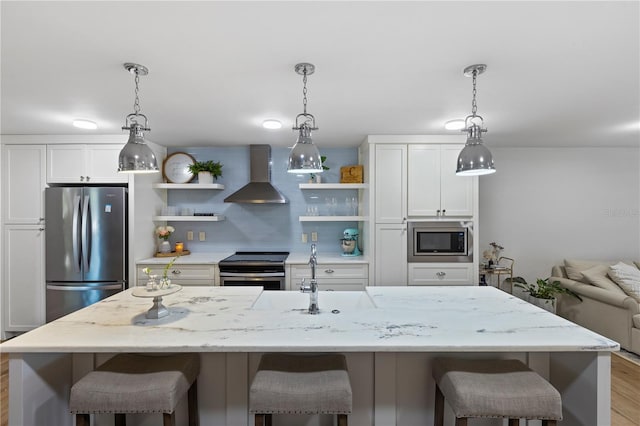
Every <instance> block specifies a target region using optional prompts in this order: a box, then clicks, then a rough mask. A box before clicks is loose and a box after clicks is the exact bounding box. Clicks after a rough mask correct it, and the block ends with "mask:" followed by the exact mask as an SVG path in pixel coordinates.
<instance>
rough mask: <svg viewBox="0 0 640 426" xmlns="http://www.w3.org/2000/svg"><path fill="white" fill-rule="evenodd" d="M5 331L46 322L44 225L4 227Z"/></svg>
mask: <svg viewBox="0 0 640 426" xmlns="http://www.w3.org/2000/svg"><path fill="white" fill-rule="evenodd" d="M3 239H4V246H3V253H4V262H3V265H4V268H3V269H4V270H3V287H4V297H3V304H4V306H3V308H4V309H3V310H4V329H5V331H11V332H12V331H29V330H32V329H34V328H36V327H39V326H41V325H42V324H44V323H45V281H44V227H43V226H37V225H36V226H33V225H7V226H5V229H4V238H3Z"/></svg>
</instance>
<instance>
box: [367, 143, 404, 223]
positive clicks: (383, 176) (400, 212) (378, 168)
mask: <svg viewBox="0 0 640 426" xmlns="http://www.w3.org/2000/svg"><path fill="white" fill-rule="evenodd" d="M374 180H375V222H376V223H403V222H405V221H406V219H407V146H406V145H401V144H389V145H386V144H381V145H376V151H375V173H374Z"/></svg>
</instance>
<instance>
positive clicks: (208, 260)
mask: <svg viewBox="0 0 640 426" xmlns="http://www.w3.org/2000/svg"><path fill="white" fill-rule="evenodd" d="M233 253H234V252H233V251H229V252H218V253H191V254H189V255H187V256H180V257H179V258H178V259H177V260H176V262H175V264H176V265H188V264H212V265H217V264H218V263H219V262H220V261H221V260H222V259H224V258H225V257H228V256H231V255H232V254H233ZM171 259H173V257H150V258H148V259H140V260H138V261H136V264H138V265H139V264H155V265H166V264H167V263H169V261H170V260H171ZM307 263H309V253H290V254H289V256H288V257H287V260H286V264H287V265H297V264H304V265H306V264H307ZM327 263H332V264H335V263H345V264H354V263H356V264H367V263H369V259H368V258H367V257H366V256H353V257H351V256H341V255H340V254H338V253H326V254H322V253H320V254H318V264H320V265H322V264H327Z"/></svg>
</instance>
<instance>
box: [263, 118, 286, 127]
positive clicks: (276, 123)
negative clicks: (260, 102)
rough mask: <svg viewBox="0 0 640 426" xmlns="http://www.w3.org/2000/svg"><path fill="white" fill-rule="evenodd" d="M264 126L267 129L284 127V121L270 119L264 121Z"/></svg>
mask: <svg viewBox="0 0 640 426" xmlns="http://www.w3.org/2000/svg"><path fill="white" fill-rule="evenodd" d="M262 127H264V128H265V129H280V128H282V123H281V122H279V121H278V120H274V119H269V120H264V121H263V122H262Z"/></svg>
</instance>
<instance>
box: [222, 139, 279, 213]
mask: <svg viewBox="0 0 640 426" xmlns="http://www.w3.org/2000/svg"><path fill="white" fill-rule="evenodd" d="M249 160H250V164H249V169H250V173H251V179H250V182H249V183H248V184H246V185H245V186H243V187H242V188H240V189H239V190H237V191H236V192H234V193H233V194H231V195H229V196H228V197H227V198H225V199H224V202H225V203H250V204H286V203H288V200H287V198H286V197H285V196H284V195H282V194H281V193H280V191H278V190H277V189H276V188H275V187H274V186H273V185H271V146H270V145H249Z"/></svg>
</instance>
